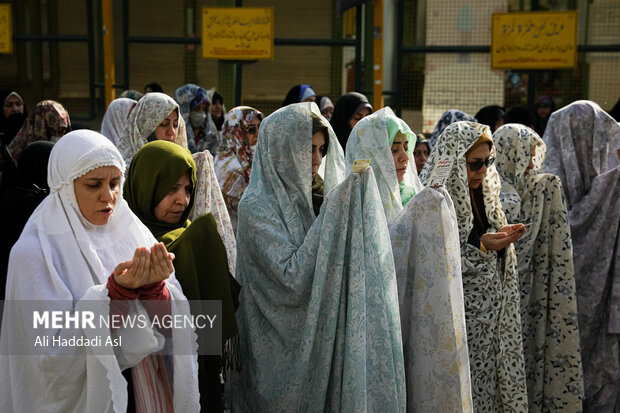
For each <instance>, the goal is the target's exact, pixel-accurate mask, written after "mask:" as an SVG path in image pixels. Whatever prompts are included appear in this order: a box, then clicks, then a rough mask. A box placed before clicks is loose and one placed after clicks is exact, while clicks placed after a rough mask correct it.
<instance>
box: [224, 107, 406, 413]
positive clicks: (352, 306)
mask: <svg viewBox="0 0 620 413" xmlns="http://www.w3.org/2000/svg"><path fill="white" fill-rule="evenodd" d="M315 123H318V124H319V125H318V126H319V127H318V128H316V130H315V127H314V125H315ZM322 155H324V156H325V176H324V185H323V188H324V190H323V194H324V198H323V202H322V205H321V206H320V208H319V209H318V215H317V212H315V211H317V210H316V209H315V208H314V206H313V193H312V192H313V189H312V188H311V182H312V181H313V177H315V176H316V173H317V170H318V168H319V165H320V164H321V156H322ZM237 248H238V256H237V257H238V258H237V277H238V280H239V282H240V283H241V296H240V306H239V310H238V311H237V321H238V325H239V336H240V340H241V353H242V354H243V357H244V359H243V369H242V372H241V377H239V378H238V380H237V382H236V386H235V385H234V386H233V387H234V389H233V390H234V398H233V408H235V409H236V410H238V411H260V412H306V411H342V412H361V411H376V412H379V411H386V412H404V411H405V403H406V395H405V377H404V365H403V353H402V341H401V331H400V319H399V315H398V296H397V291H396V277H395V274H394V261H393V258H392V254H386V252H388V251H389V250H390V240H389V233H388V228H387V225H386V222H385V216H384V214H383V211H382V210H381V200H380V196H379V193H378V191H377V185H376V183H375V179H374V175H373V173H372V170H371V169H366V170H365V171H363V172H362V173H361V174H357V173H353V174H351V175H349V176H348V177H347V178H346V179H345V178H344V157H343V152H342V148H341V147H340V145H339V144H338V140H337V139H336V136H335V134H334V132H333V130H332V128H331V127H330V126H329V123H328V122H327V120H326V119H325V118H323V117H322V116H321V114H320V112H319V108H318V107H317V106H316V104H314V103H297V104H291V105H288V106H286V107H284V108H281V109H279V110H277V111H276V112H274V113H273V114H271V115H270V116H269V117H267V118H266V119H265V120H264V121H263V122H262V123H261V126H260V139H258V144H257V148H256V155H255V157H254V161H253V164H252V175H251V179H250V183H249V186H248V187H247V189H246V190H245V192H244V195H243V198H242V199H241V202H240V203H239V227H238V230H237Z"/></svg>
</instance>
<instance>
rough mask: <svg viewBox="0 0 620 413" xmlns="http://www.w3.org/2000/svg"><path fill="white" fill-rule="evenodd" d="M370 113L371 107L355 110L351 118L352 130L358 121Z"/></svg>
mask: <svg viewBox="0 0 620 413" xmlns="http://www.w3.org/2000/svg"><path fill="white" fill-rule="evenodd" d="M368 115H370V109H368V108H364V109H362V110H360V111H358V112H355V113H354V114H353V116H351V118H350V119H349V126H350V127H351V130H353V128H354V127H355V125H357V122H359V121H360V120H362V119H364V118H365V117H366V116H368Z"/></svg>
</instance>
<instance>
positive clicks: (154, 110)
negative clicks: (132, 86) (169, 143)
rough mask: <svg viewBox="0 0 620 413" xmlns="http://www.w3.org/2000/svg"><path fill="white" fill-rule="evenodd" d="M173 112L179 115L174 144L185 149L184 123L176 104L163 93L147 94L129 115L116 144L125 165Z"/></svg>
mask: <svg viewBox="0 0 620 413" xmlns="http://www.w3.org/2000/svg"><path fill="white" fill-rule="evenodd" d="M173 110H176V111H177V114H178V115H179V129H178V131H177V137H176V139H175V140H174V143H176V144H177V145H181V146H182V147H184V148H187V135H186V132H185V121H184V120H183V117H182V116H181V111H180V109H179V105H178V104H177V102H175V100H174V99H172V98H171V97H170V96H168V95H166V94H164V93H158V92H153V93H147V94H146V95H144V97H143V98H142V99H140V101H139V102H138V104H137V105H136V107H135V108H134V110H133V111H132V112H131V114H130V115H129V119H127V123H126V125H125V130H124V131H123V134H122V137H121V139H120V141H119V142H117V146H118V150H119V151H120V152H121V153H122V154H123V159H124V160H125V163H126V164H127V165H129V163H130V162H131V158H133V156H134V155H135V154H136V152H138V150H140V148H141V147H143V146H144V145H146V143H147V142H148V138H149V136H151V134H152V133H153V132H155V129H157V127H158V126H159V124H160V123H162V122H163V120H164V119H166V117H167V116H168V115H169V114H170V112H172V111H173Z"/></svg>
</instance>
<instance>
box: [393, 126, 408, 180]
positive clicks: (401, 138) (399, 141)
mask: <svg viewBox="0 0 620 413" xmlns="http://www.w3.org/2000/svg"><path fill="white" fill-rule="evenodd" d="M408 150H409V144H408V143H407V137H406V136H405V135H403V134H402V133H397V134H396V137H395V138H394V142H393V143H392V156H393V157H394V167H395V168H396V177H397V178H398V182H399V183H400V182H402V181H403V178H404V176H405V172H407V162H409V155H407V151H408Z"/></svg>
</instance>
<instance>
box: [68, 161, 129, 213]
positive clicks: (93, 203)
mask: <svg viewBox="0 0 620 413" xmlns="http://www.w3.org/2000/svg"><path fill="white" fill-rule="evenodd" d="M121 177H122V174H121V171H120V170H119V169H118V168H117V167H115V166H102V167H100V168H97V169H93V170H92V171H90V172H89V173H87V174H86V175H83V176H81V177H79V178H77V179H76V180H75V181H73V186H74V189H75V198H76V199H77V203H78V207H79V208H80V212H81V213H82V216H83V217H84V218H86V220H87V221H88V222H90V223H91V224H93V225H105V224H107V223H108V221H109V220H110V217H111V216H112V213H113V212H114V208H115V207H116V201H117V200H118V196H119V194H120V192H121Z"/></svg>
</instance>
